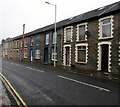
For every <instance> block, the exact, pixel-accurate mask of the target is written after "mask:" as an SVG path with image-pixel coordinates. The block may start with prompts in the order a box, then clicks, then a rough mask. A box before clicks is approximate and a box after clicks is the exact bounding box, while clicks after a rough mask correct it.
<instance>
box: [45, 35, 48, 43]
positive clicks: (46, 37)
mask: <svg viewBox="0 0 120 107" xmlns="http://www.w3.org/2000/svg"><path fill="white" fill-rule="evenodd" d="M48 44H49V34H46V35H45V45H48Z"/></svg>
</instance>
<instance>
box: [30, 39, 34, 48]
mask: <svg viewBox="0 0 120 107" xmlns="http://www.w3.org/2000/svg"><path fill="white" fill-rule="evenodd" d="M33 44H34V40H33V37H31V40H30V46H33Z"/></svg>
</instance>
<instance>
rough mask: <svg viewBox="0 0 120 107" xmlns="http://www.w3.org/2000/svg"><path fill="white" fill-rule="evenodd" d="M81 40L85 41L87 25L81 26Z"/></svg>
mask: <svg viewBox="0 0 120 107" xmlns="http://www.w3.org/2000/svg"><path fill="white" fill-rule="evenodd" d="M79 40H85V25H82V26H79Z"/></svg>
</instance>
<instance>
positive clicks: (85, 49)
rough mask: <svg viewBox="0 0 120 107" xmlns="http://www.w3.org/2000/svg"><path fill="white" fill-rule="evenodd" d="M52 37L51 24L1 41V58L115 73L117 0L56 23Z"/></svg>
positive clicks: (119, 36) (119, 51)
mask: <svg viewBox="0 0 120 107" xmlns="http://www.w3.org/2000/svg"><path fill="white" fill-rule="evenodd" d="M54 37H55V36H54V24H51V25H48V26H45V27H43V28H40V29H37V30H34V31H32V32H29V33H26V34H25V35H24V38H23V35H20V36H17V37H15V38H12V39H9V40H5V41H3V42H2V51H3V58H6V59H11V60H12V59H14V60H17V61H27V62H30V63H37V64H52V65H53V61H54V60H55V61H56V63H57V66H59V65H60V66H66V67H67V66H68V67H74V68H76V69H80V70H93V71H96V72H97V71H100V72H107V73H114V74H119V71H120V2H117V3H113V4H110V5H108V6H104V7H100V8H98V9H95V10H92V11H90V12H87V13H84V14H81V15H78V16H75V17H71V18H68V19H66V20H62V21H60V22H58V23H57V39H56V40H57V41H55V38H54ZM23 43H24V45H23ZM8 44H10V45H9V46H8ZM54 44H56V49H57V50H56V53H54ZM54 55H55V56H56V59H54Z"/></svg>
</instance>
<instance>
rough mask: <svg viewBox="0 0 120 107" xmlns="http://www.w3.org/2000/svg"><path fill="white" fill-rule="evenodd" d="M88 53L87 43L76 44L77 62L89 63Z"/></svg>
mask: <svg viewBox="0 0 120 107" xmlns="http://www.w3.org/2000/svg"><path fill="white" fill-rule="evenodd" d="M87 53H88V45H87V44H77V45H76V62H78V63H87V59H88V58H87V56H88V55H87Z"/></svg>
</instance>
